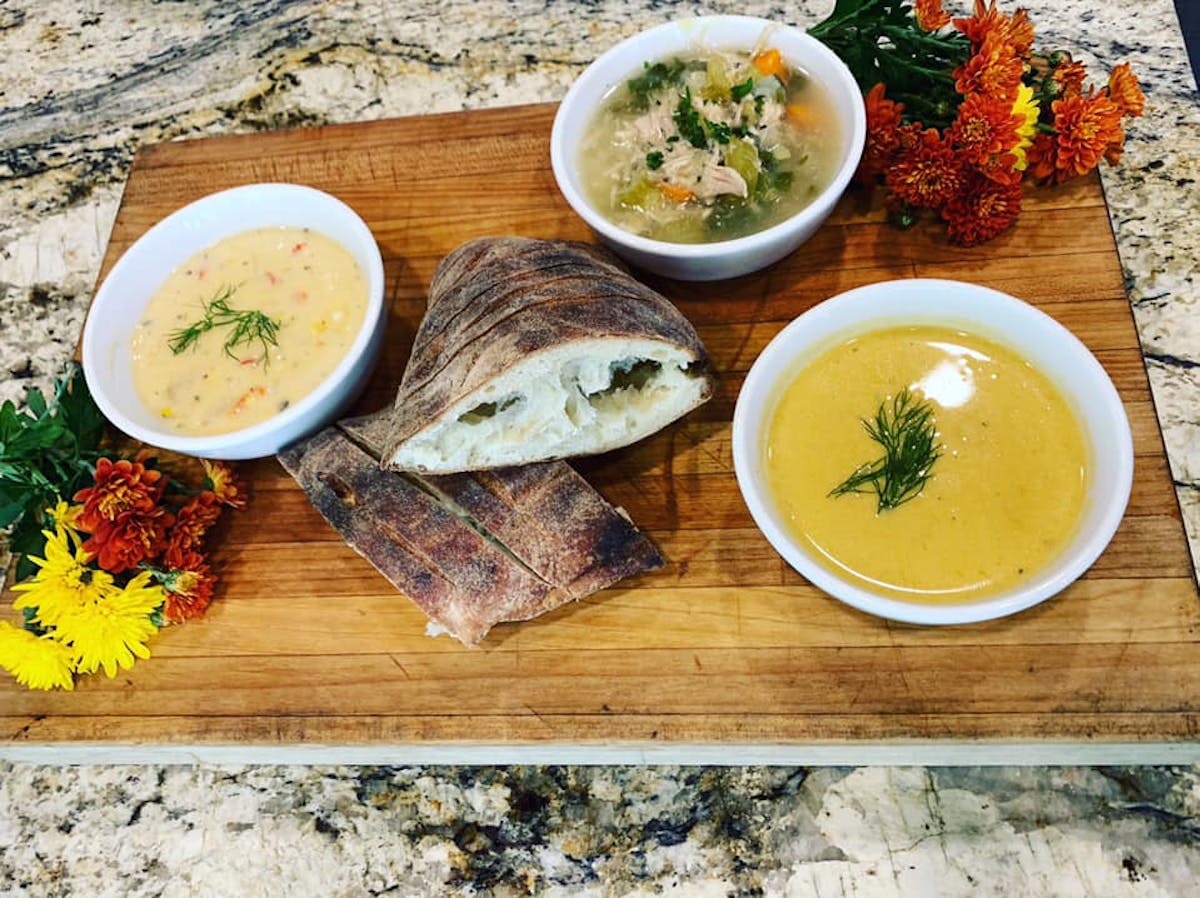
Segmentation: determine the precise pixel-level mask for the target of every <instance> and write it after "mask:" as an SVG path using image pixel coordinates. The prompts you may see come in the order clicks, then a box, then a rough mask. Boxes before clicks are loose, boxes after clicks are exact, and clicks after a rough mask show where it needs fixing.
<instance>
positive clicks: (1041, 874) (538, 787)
mask: <svg viewBox="0 0 1200 898" xmlns="http://www.w3.org/2000/svg"><path fill="white" fill-rule="evenodd" d="M830 6H831V3H829V2H814V0H803V2H799V3H793V4H787V5H777V4H772V3H761V2H742V3H738V4H731V3H712V4H694V3H684V2H670V0H592V2H578V3H564V2H553V0H547V2H531V0H529V2H522V0H509V2H505V0H483V2H462V0H442V2H438V3H432V2H427V0H418V2H408V3H390V2H386V0H361V2H356V3H327V2H317V0H247V2H242V3H237V4H233V3H219V2H214V0H196V2H191V3H188V2H166V0H163V2H146V0H121V2H115V3H108V4H101V3H96V2H92V3H82V4H75V3H67V2H63V0H46V2H42V3H36V4H35V3H32V2H29V0H6V2H0V38H2V40H3V47H4V49H5V51H6V52H5V53H4V55H3V57H2V58H0V72H2V73H3V77H2V79H0V178H2V179H3V180H2V184H3V191H2V193H0V210H2V214H0V400H3V399H6V398H11V399H20V398H21V396H23V394H24V391H25V389H26V388H27V387H28V386H31V385H40V386H45V385H46V384H47V383H48V382H49V379H50V377H51V376H52V375H54V374H55V373H56V372H57V371H58V370H59V368H60V366H61V365H62V363H63V362H64V360H66V359H67V358H68V357H69V355H70V354H71V352H72V350H73V347H74V344H75V341H76V339H77V337H78V334H79V330H80V327H81V324H82V321H83V315H84V311H85V309H86V305H87V302H88V299H89V297H90V293H91V290H92V288H93V285H94V281H95V277H96V273H97V271H98V268H99V265H100V261H101V258H102V256H103V252H104V248H105V244H106V241H107V239H108V234H109V231H110V229H111V226H112V222H113V219H114V217H115V215H116V211H117V206H118V204H119V202H120V197H121V190H122V186H123V183H124V179H125V177H126V175H127V173H128V170H129V165H130V162H131V161H132V158H133V154H134V152H135V150H136V149H137V148H138V147H139V146H142V145H145V144H148V143H153V142H157V141H162V140H171V139H176V138H181V137H198V136H203V135H212V134H221V133H230V132H236V131H249V130H256V129H274V128H280V127H288V126H303V125H312V124H320V123H331V122H344V121H355V120H363V119H372V118H382V117H391V116H403V115H412V114H418V113H427V112H437V111H449V110H457V109H464V108H465V109H470V108H481V107H486V106H501V105H508V104H516V103H528V102H538V101H552V100H557V99H558V98H560V97H561V96H562V94H563V93H564V92H565V90H566V87H567V85H568V84H569V83H570V82H571V80H572V78H573V77H574V76H575V75H576V74H577V73H578V72H579V71H580V70H581V69H582V67H583V66H584V65H585V64H586V63H587V62H589V61H590V60H591V59H592V58H593V57H594V56H595V55H596V54H597V53H599V52H600V51H602V50H603V49H605V48H606V47H608V46H610V45H612V44H613V43H615V42H616V41H617V40H619V39H620V38H622V37H624V36H626V35H629V34H632V33H633V32H635V31H638V30H640V29H642V28H644V27H647V26H649V25H652V24H655V23H658V22H660V21H662V20H664V19H666V18H669V17H674V16H680V15H684V14H693V13H697V12H738V13H748V14H757V15H764V16H768V17H771V18H774V19H778V20H783V21H790V22H796V23H800V24H803V23H807V22H812V21H816V20H817V19H819V18H821V17H823V16H824V15H825V13H826V12H827V11H828V9H829V7H830ZM947 6H948V8H950V9H952V10H954V11H955V12H959V11H961V10H962V9H964V8H965V6H966V3H965V0H963V2H956V0H947ZM1003 6H1004V8H1005V9H1009V10H1010V11H1011V8H1012V7H1014V6H1015V4H1014V3H1007V2H1006V3H1004V4H1003ZM1033 6H1034V9H1033V10H1032V13H1031V14H1032V18H1033V20H1034V23H1035V25H1036V26H1037V29H1038V35H1039V45H1041V46H1047V47H1053V46H1064V47H1070V48H1072V49H1074V50H1075V51H1076V52H1077V55H1078V56H1080V57H1081V58H1082V59H1083V60H1084V61H1085V62H1088V63H1091V64H1095V65H1097V66H1099V67H1100V68H1102V69H1104V70H1107V69H1108V68H1110V67H1111V66H1112V65H1113V64H1115V63H1116V62H1119V61H1122V60H1129V61H1130V62H1132V63H1133V65H1134V68H1135V70H1136V71H1137V73H1138V74H1139V76H1140V77H1141V79H1142V84H1143V87H1144V88H1145V90H1146V93H1147V96H1148V100H1149V103H1148V108H1147V114H1146V117H1145V118H1144V119H1142V120H1138V121H1137V122H1135V123H1134V124H1133V125H1132V126H1131V127H1130V128H1129V132H1128V142H1127V149H1126V153H1125V157H1124V160H1123V161H1122V163H1121V164H1120V166H1118V167H1117V168H1114V169H1105V170H1104V171H1103V174H1102V177H1103V182H1104V188H1105V194H1106V197H1107V200H1108V204H1109V208H1110V213H1111V217H1112V224H1113V229H1114V232H1115V234H1116V238H1117V244H1118V248H1119V251H1120V256H1121V262H1122V265H1123V267H1124V271H1125V276H1126V282H1127V286H1128V292H1129V298H1130V301H1131V303H1132V305H1133V309H1134V312H1135V316H1136V319H1137V324H1138V328H1139V330H1140V333H1141V336H1142V343H1143V348H1144V350H1145V355H1146V359H1147V366H1148V370H1149V373H1150V378H1151V382H1152V386H1153V389H1154V394H1155V399H1156V403H1157V408H1158V413H1159V417H1160V421H1161V423H1162V427H1163V432H1164V436H1165V439H1166V443H1167V448H1168V454H1169V456H1170V459H1171V465H1172V473H1173V476H1174V478H1175V482H1176V485H1177V488H1178V494H1179V499H1180V505H1181V508H1182V510H1183V515H1184V520H1185V523H1186V525H1187V529H1188V535H1189V539H1190V542H1191V546H1192V550H1193V557H1198V556H1200V552H1197V549H1198V548H1200V424H1198V423H1197V415H1196V400H1195V397H1196V396H1197V395H1198V394H1197V388H1198V386H1200V317H1198V316H1197V315H1196V314H1195V313H1194V307H1195V305H1196V303H1197V301H1198V291H1197V286H1196V282H1195V278H1196V272H1197V265H1198V263H1197V255H1198V253H1197V249H1198V247H1200V183H1198V182H1200V130H1198V127H1197V126H1198V124H1200V110H1198V106H1197V103H1196V92H1195V81H1194V78H1193V76H1192V73H1191V71H1190V69H1189V67H1188V63H1187V57H1186V54H1185V52H1184V48H1183V43H1182V39H1181V35H1180V31H1179V26H1178V22H1177V20H1176V17H1175V13H1174V9H1173V7H1172V5H1171V3H1170V0H1138V2H1133V0H1121V2H1116V3H1111V4H1094V3H1084V2H1081V0H1047V2H1041V3H1038V4H1034V5H1033ZM1064 760H1066V759H1064ZM0 777H2V782H0V846H3V847H0V895H17V894H22V895H24V894H35V895H71V894H81V895H89V896H92V895H109V894H111V895H118V894H119V895H177V894H189V895H210V894H211V895H230V894H256V895H267V894H288V895H292V894H325V895H366V894H383V893H392V894H427V893H436V892H447V893H470V892H476V893H488V894H526V893H539V894H594V895H601V894H662V893H666V894H679V895H714V896H715V895H727V894H764V893H765V894H772V895H774V894H780V895H783V894H795V895H818V894H819V895H850V894H853V895H859V896H867V895H922V896H924V895H936V894H968V893H969V894H986V895H999V894H1002V893H1007V894H1014V895H1035V894H1036V895H1043V894H1044V895H1050V894H1053V895H1061V896H1067V895H1105V896H1122V895H1129V896H1151V895H1153V896H1168V895H1184V894H1189V893H1191V892H1192V891H1194V889H1195V883H1196V882H1198V881H1200V771H1198V770H1196V769H1191V768H1119V769H1100V768H1079V767H1074V768H1072V767H1065V768H1020V769H1017V768H982V769H981V768H929V769H924V768H857V769H853V768H810V769H797V768H746V767H730V768H661V767H641V768H623V767H595V768H591V767H536V768H535V767H513V768H433V767H408V768H378V767H372V768H314V767H305V768H299V767H296V768H292V767H270V766H262V767H245V768H217V767H204V766H194V767H186V766H184V767H153V766H141V767H132V766H106V767H98V766H93V767H61V768H59V767H52V766H34V765H25V764H11V763H0Z"/></svg>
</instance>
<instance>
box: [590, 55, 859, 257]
mask: <svg viewBox="0 0 1200 898" xmlns="http://www.w3.org/2000/svg"><path fill="white" fill-rule="evenodd" d="M841 149H842V148H841V137H840V131H839V127H838V122H837V118H836V115H835V110H834V107H833V101H832V98H831V96H830V93H829V91H828V90H827V89H826V88H825V87H824V85H822V84H821V83H820V82H819V81H818V80H817V79H815V78H812V77H811V76H809V75H808V74H807V73H805V72H804V71H802V70H800V69H797V68H795V67H792V66H789V65H788V63H787V62H786V61H785V60H784V59H783V58H782V56H781V55H780V54H779V52H778V51H776V50H773V49H770V48H768V49H765V50H762V51H758V52H753V53H752V52H732V51H724V50H714V49H707V48H697V49H695V50H693V51H689V52H688V53H685V54H682V55H679V56H673V57H670V58H669V59H666V60H663V61H660V62H656V63H653V64H651V63H646V64H645V65H644V66H643V68H642V70H641V71H640V72H637V73H635V74H634V75H633V76H632V77H630V78H629V79H628V80H626V81H625V82H624V83H623V84H621V85H620V86H619V87H618V88H616V89H615V90H614V91H613V92H612V93H611V94H610V95H609V97H608V98H607V99H606V100H605V102H604V103H603V104H602V105H601V107H600V109H599V110H598V111H597V113H596V115H595V116H594V117H593V118H592V120H591V122H590V123H589V124H588V127H587V131H586V133H585V134H584V136H583V138H582V140H581V141H580V152H579V171H580V175H581V177H580V180H581V182H582V184H583V189H584V193H585V194H586V195H587V197H588V199H589V200H590V201H591V203H592V204H593V205H594V206H595V207H596V208H597V209H598V210H599V211H600V212H601V214H603V215H604V216H605V217H606V218H608V219H609V220H610V221H612V222H613V223H614V224H616V225H618V226H619V227H621V228H624V229H625V230H627V231H630V232H632V233H634V234H638V235H641V236H644V237H649V238H651V239H654V240H664V241H669V242H672V243H713V242H717V241H722V240H732V239H735V238H737V237H744V236H746V235H748V234H752V233H755V232H757V231H761V230H764V229H766V228H769V227H771V226H772V225H775V224H778V223H780V222H782V221H784V220H786V219H787V218H790V217H791V216H792V215H794V214H795V213H797V212H799V211H800V210H801V209H803V208H804V207H805V206H807V205H808V204H809V203H811V202H812V201H813V199H815V198H816V197H817V196H818V195H819V194H820V193H821V192H822V191H823V190H824V189H825V188H826V187H827V186H828V185H829V183H830V182H831V181H832V179H833V176H834V174H835V173H836V171H837V168H838V162H839V160H840V158H841Z"/></svg>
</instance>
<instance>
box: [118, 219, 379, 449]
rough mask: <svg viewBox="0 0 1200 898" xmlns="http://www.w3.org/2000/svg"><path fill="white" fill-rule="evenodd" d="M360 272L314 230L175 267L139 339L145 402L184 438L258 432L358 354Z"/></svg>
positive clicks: (244, 242)
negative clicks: (353, 352) (250, 429)
mask: <svg viewBox="0 0 1200 898" xmlns="http://www.w3.org/2000/svg"><path fill="white" fill-rule="evenodd" d="M366 308H367V285H366V280H365V278H364V276H363V272H362V270H361V269H360V268H359V266H358V263H357V262H355V260H354V258H353V257H352V256H351V255H350V253H349V251H348V250H346V249H345V247H343V246H342V245H341V244H339V243H337V242H336V241H334V240H332V239H330V238H329V237H326V236H324V235H323V234H319V233H317V232H315V231H312V230H310V229H308V228H260V229H256V230H251V231H245V232H243V233H240V234H236V235H234V236H232V237H228V238H226V239H225V240H222V241H220V242H218V243H216V244H214V245H212V246H210V247H208V248H207V249H204V250H202V251H201V252H199V253H197V254H196V255H194V256H192V257H191V258H190V259H188V260H187V261H186V262H185V263H184V264H183V265H181V266H180V267H179V268H177V269H176V270H175V271H174V272H173V273H172V274H171V275H170V277H168V278H167V280H166V281H165V282H164V283H163V284H162V286H161V287H159V289H158V290H157V292H155V294H154V296H153V297H151V299H150V301H149V302H148V303H147V304H146V308H145V311H144V312H143V313H142V317H141V320H140V321H139V322H138V324H137V327H136V328H135V330H134V333H133V341H132V346H131V351H132V354H133V381H134V386H135V388H136V389H137V392H138V395H139V396H140V397H141V399H142V402H144V403H145V404H146V406H147V407H148V408H149V409H151V411H153V413H154V414H155V415H157V416H158V417H159V418H160V419H162V421H163V422H164V423H165V424H166V425H167V426H169V427H170V428H171V429H172V430H174V431H176V432H177V433H180V434H184V435H189V436H203V435H208V434H219V433H227V432H229V431H233V430H240V429H242V428H244V427H250V426H251V425H254V424H258V423H260V422H262V421H265V420H267V419H268V418H270V417H272V416H273V415H276V414H278V413H279V412H281V411H283V410H284V409H286V408H287V407H288V406H290V405H292V404H293V403H295V402H297V401H299V400H300V399H303V398H304V397H305V396H307V395H308V394H309V393H311V392H312V391H313V390H314V389H316V387H317V386H318V385H319V384H320V383H321V381H323V380H324V379H325V377H326V376H327V375H329V373H330V372H332V371H333V369H334V368H336V367H337V365H338V363H339V362H340V361H341V360H342V358H343V357H344V356H345V355H346V352H347V351H348V350H349V349H350V347H351V346H352V345H353V343H354V340H355V337H356V336H357V335H358V331H359V328H360V327H361V326H362V322H363V318H364V316H365V314H366Z"/></svg>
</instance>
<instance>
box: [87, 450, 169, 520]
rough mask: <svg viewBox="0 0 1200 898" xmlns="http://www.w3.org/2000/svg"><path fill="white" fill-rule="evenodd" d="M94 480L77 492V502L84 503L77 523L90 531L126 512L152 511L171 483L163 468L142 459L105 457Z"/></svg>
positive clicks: (99, 462)
mask: <svg viewBox="0 0 1200 898" xmlns="http://www.w3.org/2000/svg"><path fill="white" fill-rule="evenodd" d="M92 479H93V481H94V483H95V485H94V486H89V487H87V488H85V489H82V490H80V491H79V492H77V493H76V494H75V501H76V502H82V503H83V509H82V510H81V511H80V512H79V516H78V517H77V518H76V523H77V524H78V526H79V528H80V529H81V530H85V531H87V532H89V533H92V532H95V531H96V529H97V528H98V527H99V526H100V524H101V523H102V522H104V521H108V522H110V523H111V522H113V521H115V520H117V518H119V517H120V516H121V515H123V514H128V513H130V512H133V513H146V512H149V511H151V510H152V509H153V508H154V506H156V505H157V504H158V500H159V499H160V498H162V494H163V490H164V489H165V488H166V486H167V481H166V479H165V478H164V477H163V476H162V473H161V472H160V471H155V470H153V469H152V468H147V467H146V466H145V465H143V464H142V463H141V461H140V460H139V461H129V460H128V459H121V460H120V461H115V462H114V461H111V460H110V459H107V458H101V459H99V460H98V461H97V462H96V472H95V474H94V475H93V478H92Z"/></svg>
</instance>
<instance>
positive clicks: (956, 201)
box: [942, 175, 1021, 246]
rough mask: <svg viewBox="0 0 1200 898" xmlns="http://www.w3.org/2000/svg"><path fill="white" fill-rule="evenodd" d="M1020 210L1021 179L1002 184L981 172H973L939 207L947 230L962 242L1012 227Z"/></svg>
mask: <svg viewBox="0 0 1200 898" xmlns="http://www.w3.org/2000/svg"><path fill="white" fill-rule="evenodd" d="M1020 214H1021V184H1020V182H1015V183H1009V184H1003V183H999V182H997V181H993V180H991V179H989V178H985V177H983V176H982V175H972V176H971V177H970V178H969V180H968V182H967V185H966V188H965V189H964V190H962V191H960V192H959V193H957V194H955V195H954V196H953V197H951V198H950V200H949V201H948V202H947V203H946V205H945V206H944V207H942V218H944V219H945V220H946V231H947V233H948V234H949V236H950V239H951V240H952V241H954V242H955V243H957V244H959V245H961V246H974V245H975V244H977V243H983V242H984V241H985V240H991V239H992V238H993V237H995V236H997V235H998V234H1001V233H1003V232H1004V231H1006V230H1008V229H1009V228H1010V227H1012V225H1013V223H1014V222H1016V220H1017V216H1018V215H1020Z"/></svg>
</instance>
